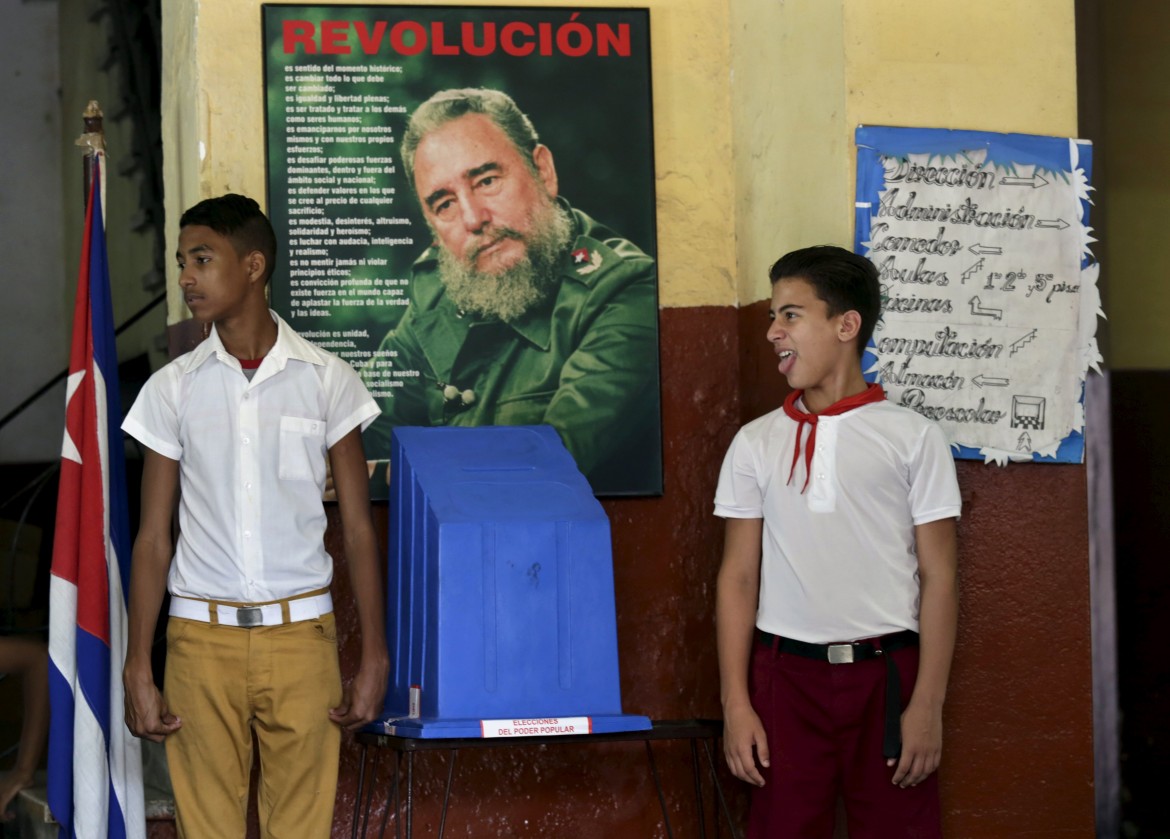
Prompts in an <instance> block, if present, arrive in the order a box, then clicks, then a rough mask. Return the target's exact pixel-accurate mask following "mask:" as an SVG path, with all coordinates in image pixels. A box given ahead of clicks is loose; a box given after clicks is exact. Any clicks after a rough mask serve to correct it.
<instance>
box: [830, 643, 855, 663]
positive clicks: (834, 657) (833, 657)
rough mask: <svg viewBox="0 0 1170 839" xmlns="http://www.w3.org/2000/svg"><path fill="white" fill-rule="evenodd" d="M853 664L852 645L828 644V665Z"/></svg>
mask: <svg viewBox="0 0 1170 839" xmlns="http://www.w3.org/2000/svg"><path fill="white" fill-rule="evenodd" d="M852 663H853V645H852V644H830V645H829V664H852Z"/></svg>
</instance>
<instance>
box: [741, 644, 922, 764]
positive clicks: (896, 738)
mask: <svg viewBox="0 0 1170 839" xmlns="http://www.w3.org/2000/svg"><path fill="white" fill-rule="evenodd" d="M756 635H757V636H758V637H759V639H760V643H762V644H766V645H767V646H769V647H771V648H772V649H774V650H776V651H778V652H782V653H791V654H792V655H798V656H801V657H802V658H811V659H813V660H815V661H827V662H828V663H829V664H854V663H856V662H859V661H868V660H871V659H875V658H885V660H886V714H885V723H884V736H883V737H882V755H883V756H884V757H887V758H896V757H898V755H899V754H901V752H902V680H901V678H900V677H899V676H898V668H897V666H896V665H895V664H894V660H893V659H892V658H890V657H889V656H888V655H885V653H892V652H894V651H895V650H901V649H905V648H906V647H917V646H918V633H917V632H914V631H912V630H909V629H906V630H903V631H902V632H895V633H893V634H891V635H882V636H880V637H878V638H866V639H864V640H861V641H853V642H850V643H848V644H810V643H808V642H807V641H797V640H796V639H795V638H784V637H782V636H780V635H773V634H772V633H770V632H764V631H763V630H762V629H757V630H756Z"/></svg>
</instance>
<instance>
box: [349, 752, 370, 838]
mask: <svg viewBox="0 0 1170 839" xmlns="http://www.w3.org/2000/svg"><path fill="white" fill-rule="evenodd" d="M368 748H369V747H368V746H362V754H361V757H360V758H358V786H357V796H356V797H355V798H354V800H353V808H354V809H353V824H352V825H351V826H350V830H349V839H357V827H358V819H360V818H361V817H362V813H360V812H359V811H358V805H359V804H361V803H362V784H364V783H365V780H366V750H367V749H368ZM365 833H366V831H365V828H362V836H365Z"/></svg>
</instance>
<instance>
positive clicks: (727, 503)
mask: <svg viewBox="0 0 1170 839" xmlns="http://www.w3.org/2000/svg"><path fill="white" fill-rule="evenodd" d="M796 430H797V423H796V422H795V421H794V420H792V419H791V418H789V417H788V416H787V415H786V414H785V413H784V410H783V409H782V408H781V409H779V410H776V411H773V412H771V413H769V414H766V415H764V416H762V417H760V418H759V419H757V420H754V421H753V422H750V423H748V424H747V425H745V426H744V427H743V428H741V429H740V431H739V433H738V434H736V436H735V439H734V440H733V441H732V443H731V447H730V449H729V450H728V452H727V456H726V457H725V458H724V461H723V468H722V470H721V471H720V475H719V487H718V489H717V491H716V494H715V514H716V515H718V516H722V517H724V518H761V519H763V546H762V550H763V557H762V562H761V567H760V603H759V610H758V612H757V615H756V625H757V626H758V627H759V628H760V629H762V630H764V631H766V632H771V633H773V634H775V635H782V636H785V637H788V638H796V639H798V640H801V641H807V642H809V643H816V644H827V643H833V642H840V641H852V640H855V639H858V638H869V637H873V636H876V635H885V634H887V633H891V632H899V631H901V630H904V629H912V630H917V629H918V600H919V583H918V558H917V554H916V552H915V540H914V528H915V526H916V525H919V524H926V523H928V522H932V521H937V520H939V519H943V518H952V517H957V516H958V515H959V512H960V507H961V501H960V496H959V486H958V481H957V480H956V477H955V464H954V460H953V459H952V457H951V454H950V449H949V447H948V445H947V442H946V438H945V437H944V435H943V433H942V430H941V429H940V428H939V427H938V426H937V425H936V424H935V423H933V422H930V421H929V420H927V419H925V418H923V417H922V416H920V415H919V414H917V413H915V412H914V411H911V410H910V409H908V408H903V407H901V406H898V405H894V404H893V403H890V402H876V403H873V404H869V405H863V406H861V407H859V408H855V409H854V410H852V411H849V412H847V413H844V414H840V415H837V416H821V417H819V418H818V423H817V438H816V451H815V452H814V454H813V460H812V477H811V480H810V481H809V486H808V489H807V491H806V492H805V493H803V494H802V493H801V487H802V486H804V479H805V473H804V470H805V459H804V453H803V447H804V442H803V441H802V444H801V447H802V452H801V457H800V460H799V462H798V464H797V466H796V474H795V475H794V477H793V479H792V483H791V484H788V483H787V481H788V474H789V469H790V468H791V464H792V452H793V446H794V445H795V442H796ZM808 431H809V429H808V428H807V427H806V428H805V430H804V439H805V440H807V438H808Z"/></svg>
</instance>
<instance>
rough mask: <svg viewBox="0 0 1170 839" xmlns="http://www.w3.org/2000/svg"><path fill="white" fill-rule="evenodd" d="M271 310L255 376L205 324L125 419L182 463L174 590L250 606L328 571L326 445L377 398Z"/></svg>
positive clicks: (302, 588)
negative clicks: (270, 331)
mask: <svg viewBox="0 0 1170 839" xmlns="http://www.w3.org/2000/svg"><path fill="white" fill-rule="evenodd" d="M272 317H273V319H274V320H275V321H276V324H277V337H276V344H275V345H274V346H273V347H272V349H271V350H269V352H268V355H266V356H265V357H264V360H263V362H262V363H261V364H260V367H259V368H258V369H257V370H256V372H255V375H254V376H253V378H252V379H251V381H249V380H248V378H247V377H246V376H245V375H244V372H243V370H242V369H241V367H240V363H239V361H238V360H237V359H236V358H234V357H233V356H232V355H231V354H230V353H228V352H227V350H225V349H224V346H223V343H222V342H221V341H220V339H219V335H218V334H217V333H216V331H215V330H214V329H212V331H211V336H210V337H209V338H207V339H206V340H205V341H203V343H201V344H200V345H199V346H198V347H196V348H195V349H194V350H192V351H191V352H189V353H187V354H185V355H182V356H180V357H179V358H177V359H175V360H174V361H172V362H171V363H170V364H168V365H167V366H166V367H163V368H162V369H161V370H159V371H158V372H156V373H155V374H154V375H153V376H151V377H150V379H149V380H148V381H147V383H146V385H145V386H144V387H143V388H142V392H141V393H140V394H139V396H138V399H137V400H135V402H134V406H133V407H132V408H131V409H130V412H129V414H127V416H126V420H125V422H123V423H122V428H123V429H124V430H125V431H126V433H128V434H130V435H131V436H132V437H134V438H135V439H136V440H138V441H139V442H141V443H142V444H143V445H145V446H147V447H149V448H151V449H153V450H154V451H156V452H158V453H159V454H161V455H163V456H164V457H169V458H171V459H172V460H177V461H179V486H180V501H179V530H180V533H179V540H178V544H177V545H176V546H175V558H174V561H173V562H172V563H171V569H170V575H169V577H168V580H167V587H168V590H169V591H170V592H171V594H177V595H181V596H184V597H198V598H203V599H222V600H236V601H242V602H252V603H255V602H263V601H266V600H279V599H282V598H286V597H291V596H293V595H297V594H303V593H304V592H306V591H312V590H314V589H319V588H324V587H326V586H328V585H329V583H330V581H331V580H332V579H333V560H332V558H331V557H330V556H329V554H328V553H327V552H326V551H325V545H324V535H325V508H324V504H323V503H322V500H321V496H322V493H323V491H324V487H325V457H326V452H327V450H328V449H329V448H330V447H331V446H333V444H334V443H336V442H337V441H338V440H340V439H341V438H342V437H344V436H345V435H346V434H348V433H349V432H350V431H352V430H353V429H354V428H356V427H357V426H359V425H361V426H362V427H363V428H365V427H366V426H367V425H369V424H370V423H371V422H372V421H373V419H374V417H376V416H377V415H378V407H377V405H376V404H375V402H374V400H373V399H372V398H371V396H370V394H369V392H368V391H367V390H366V387H365V385H363V384H362V382H361V379H360V378H358V375H357V374H356V373H355V372H354V371H353V368H351V367H350V366H349V365H348V364H346V363H345V362H344V361H342V360H341V359H340V358H338V357H337V356H335V355H333V354H332V353H330V352H327V351H326V350H323V349H321V348H320V347H316V346H314V345H313V344H310V343H309V342H308V341H306V340H305V339H304V338H302V337H301V336H299V335H297V333H296V332H294V331H293V329H292V328H291V327H290V326H289V325H288V324H286V323H285V322H284V321H283V320H281V318H280V317H279V316H278V315H277V314H276V313H275V312H273V313H272Z"/></svg>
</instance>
